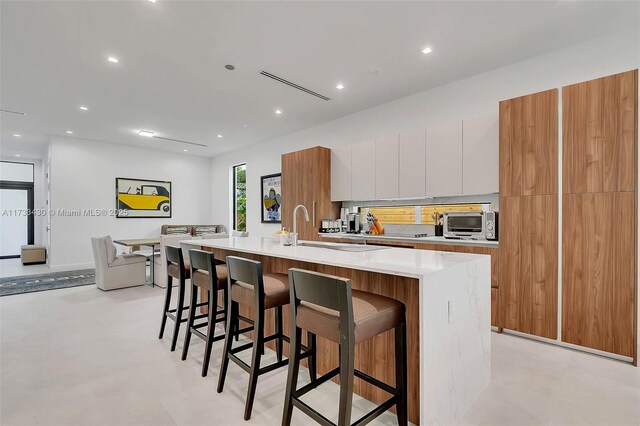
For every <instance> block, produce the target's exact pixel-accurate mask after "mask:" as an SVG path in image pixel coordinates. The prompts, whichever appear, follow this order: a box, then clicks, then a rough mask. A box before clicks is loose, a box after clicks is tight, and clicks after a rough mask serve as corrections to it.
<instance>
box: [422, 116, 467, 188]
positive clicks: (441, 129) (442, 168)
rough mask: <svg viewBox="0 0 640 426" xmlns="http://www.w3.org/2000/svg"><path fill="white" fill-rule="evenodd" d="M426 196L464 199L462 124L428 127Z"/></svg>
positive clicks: (451, 122)
mask: <svg viewBox="0 0 640 426" xmlns="http://www.w3.org/2000/svg"><path fill="white" fill-rule="evenodd" d="M426 138H427V171H426V190H427V196H430V197H439V196H453V195H462V120H449V121H441V122H438V123H433V124H430V125H429V126H427V134H426Z"/></svg>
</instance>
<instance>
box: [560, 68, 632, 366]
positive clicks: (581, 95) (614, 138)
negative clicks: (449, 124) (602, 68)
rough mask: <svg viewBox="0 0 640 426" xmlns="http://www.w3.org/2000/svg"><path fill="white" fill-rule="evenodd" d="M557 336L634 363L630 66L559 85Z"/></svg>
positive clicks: (565, 340) (568, 341)
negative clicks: (559, 293)
mask: <svg viewBox="0 0 640 426" xmlns="http://www.w3.org/2000/svg"><path fill="white" fill-rule="evenodd" d="M562 128H563V164H562V166H563V167H562V170H563V185H562V189H563V197H562V203H563V221H562V222H563V227H562V340H563V341H564V342H567V343H572V344H576V345H581V346H586V347H589V348H593V349H598V350H602V351H607V352H612V353H615V354H619V355H623V356H628V357H632V358H633V359H634V363H637V300H638V299H637V298H638V293H637V291H638V290H637V227H638V220H637V218H638V213H637V197H638V194H637V179H638V175H637V161H638V153H637V141H638V70H634V71H629V72H625V73H622V74H616V75H612V76H608V77H604V78H599V79H597V80H592V81H587V82H584V83H579V84H574V85H571V86H567V87H564V88H563V89H562Z"/></svg>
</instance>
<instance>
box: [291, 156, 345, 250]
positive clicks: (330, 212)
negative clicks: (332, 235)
mask: <svg viewBox="0 0 640 426" xmlns="http://www.w3.org/2000/svg"><path fill="white" fill-rule="evenodd" d="M281 170H282V226H286V227H287V228H292V227H293V209H294V208H295V207H296V206H297V205H298V204H303V205H304V206H305V207H306V208H307V210H308V211H309V222H307V221H305V220H304V215H303V213H302V212H301V211H298V215H299V217H298V234H299V235H298V239H300V240H318V239H319V237H318V231H319V230H320V226H321V221H322V219H326V218H336V217H339V216H340V203H334V202H331V150H330V149H328V148H324V147H320V146H317V147H314V148H309V149H303V150H301V151H296V152H291V153H288V154H283V155H282V169H281Z"/></svg>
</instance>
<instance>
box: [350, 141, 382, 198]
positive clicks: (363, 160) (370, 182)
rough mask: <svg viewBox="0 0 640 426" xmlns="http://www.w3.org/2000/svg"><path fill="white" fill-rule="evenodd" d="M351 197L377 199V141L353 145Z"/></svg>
mask: <svg viewBox="0 0 640 426" xmlns="http://www.w3.org/2000/svg"><path fill="white" fill-rule="evenodd" d="M351 199H352V200H375V199H376V141H375V140H373V139H371V140H367V141H362V142H358V143H354V144H353V145H351Z"/></svg>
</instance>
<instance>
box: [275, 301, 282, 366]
mask: <svg viewBox="0 0 640 426" xmlns="http://www.w3.org/2000/svg"><path fill="white" fill-rule="evenodd" d="M274 317H275V320H276V324H275V325H276V327H275V328H276V335H277V336H278V337H277V338H276V342H275V343H276V359H277V360H278V361H282V336H283V335H284V333H283V332H282V306H278V307H277V308H276V314H275V316H274Z"/></svg>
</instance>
